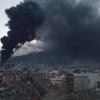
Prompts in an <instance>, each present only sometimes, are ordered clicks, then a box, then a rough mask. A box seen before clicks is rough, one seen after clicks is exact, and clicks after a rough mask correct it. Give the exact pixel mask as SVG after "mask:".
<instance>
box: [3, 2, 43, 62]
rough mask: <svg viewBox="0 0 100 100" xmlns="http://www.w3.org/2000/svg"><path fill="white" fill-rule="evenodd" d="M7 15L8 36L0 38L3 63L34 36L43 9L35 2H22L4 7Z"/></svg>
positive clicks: (41, 19) (41, 18)
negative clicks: (14, 5)
mask: <svg viewBox="0 0 100 100" xmlns="http://www.w3.org/2000/svg"><path fill="white" fill-rule="evenodd" d="M5 12H6V14H7V15H8V17H9V21H8V23H7V26H9V29H10V30H9V32H8V33H7V35H8V36H4V37H3V38H1V43H2V44H3V46H2V51H1V63H4V62H5V61H6V60H7V59H8V58H9V57H10V56H11V55H12V54H13V52H14V50H16V49H18V48H19V47H21V45H23V44H24V43H25V42H27V41H31V40H33V39H34V38H35V31H36V29H37V28H38V27H39V26H40V25H42V23H43V20H44V14H43V11H42V10H41V9H40V7H39V6H38V4H37V3H36V2H22V3H20V4H19V5H17V6H16V7H11V8H9V9H6V11H5Z"/></svg>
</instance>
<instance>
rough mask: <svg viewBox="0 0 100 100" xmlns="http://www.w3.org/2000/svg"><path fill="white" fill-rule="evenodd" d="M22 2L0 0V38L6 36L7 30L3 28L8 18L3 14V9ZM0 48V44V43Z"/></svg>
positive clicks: (19, 0) (18, 0) (17, 0)
mask: <svg viewBox="0 0 100 100" xmlns="http://www.w3.org/2000/svg"><path fill="white" fill-rule="evenodd" d="M21 1H23V0H0V38H1V37H2V36H4V35H6V34H7V31H8V28H7V27H5V24H6V23H7V21H8V18H7V16H6V14H5V9H6V8H9V7H11V6H15V5H16V4H18V3H20V2H21ZM0 47H1V42H0Z"/></svg>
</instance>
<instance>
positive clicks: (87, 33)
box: [41, 0, 100, 59]
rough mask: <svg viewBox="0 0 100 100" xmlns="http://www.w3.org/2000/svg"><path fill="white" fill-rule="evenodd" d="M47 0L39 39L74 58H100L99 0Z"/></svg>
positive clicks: (49, 46)
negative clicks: (45, 14) (43, 23)
mask: <svg viewBox="0 0 100 100" xmlns="http://www.w3.org/2000/svg"><path fill="white" fill-rule="evenodd" d="M77 1H78V2H76V0H47V3H46V7H45V10H46V12H47V19H46V22H45V25H44V28H43V30H42V31H43V32H44V34H42V35H41V39H42V40H44V41H45V42H48V43H49V45H48V48H47V49H48V50H50V51H53V52H55V53H57V55H58V54H62V55H64V56H68V57H71V58H73V59H100V15H99V14H98V7H97V3H98V0H92V1H93V2H92V3H91V2H90V1H91V0H88V1H87V0H77Z"/></svg>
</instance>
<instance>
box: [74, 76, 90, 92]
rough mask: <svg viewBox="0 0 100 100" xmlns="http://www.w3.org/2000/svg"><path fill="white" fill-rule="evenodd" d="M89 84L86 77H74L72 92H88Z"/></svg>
mask: <svg viewBox="0 0 100 100" xmlns="http://www.w3.org/2000/svg"><path fill="white" fill-rule="evenodd" d="M89 84H90V81H89V78H88V76H74V91H78V90H88V89H89Z"/></svg>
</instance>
